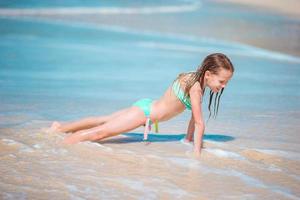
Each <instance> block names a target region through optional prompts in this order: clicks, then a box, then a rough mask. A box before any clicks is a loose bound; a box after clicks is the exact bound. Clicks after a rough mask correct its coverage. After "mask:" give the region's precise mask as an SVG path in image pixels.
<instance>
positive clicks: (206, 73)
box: [204, 70, 211, 78]
mask: <svg viewBox="0 0 300 200" xmlns="http://www.w3.org/2000/svg"><path fill="white" fill-rule="evenodd" d="M210 76H211V72H210V71H209V70H206V71H205V73H204V78H208V77H210Z"/></svg>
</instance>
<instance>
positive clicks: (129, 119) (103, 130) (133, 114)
mask: <svg viewBox="0 0 300 200" xmlns="http://www.w3.org/2000/svg"><path fill="white" fill-rule="evenodd" d="M145 120H146V117H145V114H144V112H143V111H142V110H141V109H140V108H138V107H131V108H129V109H128V110H127V111H126V112H125V113H123V114H121V115H118V116H116V117H114V118H110V119H109V120H108V121H107V122H106V123H104V124H102V125H100V126H97V127H94V128H91V129H88V130H82V131H79V132H76V133H74V134H72V135H69V136H67V137H66V138H65V140H64V143H66V144H74V143H78V142H82V141H96V140H101V139H104V138H107V137H111V136H115V135H118V134H121V133H125V132H127V131H130V130H132V129H135V128H137V127H139V126H141V125H143V124H144V123H145Z"/></svg>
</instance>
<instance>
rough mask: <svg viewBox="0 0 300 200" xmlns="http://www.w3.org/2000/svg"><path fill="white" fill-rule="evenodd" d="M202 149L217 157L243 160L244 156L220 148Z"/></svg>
mask: <svg viewBox="0 0 300 200" xmlns="http://www.w3.org/2000/svg"><path fill="white" fill-rule="evenodd" d="M203 150H204V151H206V152H208V153H212V154H214V155H216V156H218V157H224V158H232V159H237V160H245V158H244V157H242V156H241V155H240V154H238V153H234V152H230V151H225V150H222V149H213V148H206V149H203Z"/></svg>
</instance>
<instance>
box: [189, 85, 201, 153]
mask: <svg viewBox="0 0 300 200" xmlns="http://www.w3.org/2000/svg"><path fill="white" fill-rule="evenodd" d="M189 94H190V99H191V104H192V115H193V118H194V126H195V133H194V152H195V154H196V155H200V152H201V147H202V139H203V134H204V130H205V125H204V120H203V115H202V107H201V99H202V90H201V87H200V83H199V82H196V83H195V84H194V85H193V86H192V87H191V89H190V92H189Z"/></svg>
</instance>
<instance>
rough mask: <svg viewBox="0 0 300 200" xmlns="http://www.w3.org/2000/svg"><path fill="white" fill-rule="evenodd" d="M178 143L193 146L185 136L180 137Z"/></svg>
mask: <svg viewBox="0 0 300 200" xmlns="http://www.w3.org/2000/svg"><path fill="white" fill-rule="evenodd" d="M180 143H181V144H184V145H187V146H189V147H192V146H193V142H188V141H186V139H185V138H182V139H181V140H180Z"/></svg>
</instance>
